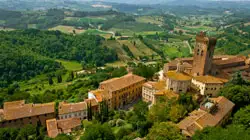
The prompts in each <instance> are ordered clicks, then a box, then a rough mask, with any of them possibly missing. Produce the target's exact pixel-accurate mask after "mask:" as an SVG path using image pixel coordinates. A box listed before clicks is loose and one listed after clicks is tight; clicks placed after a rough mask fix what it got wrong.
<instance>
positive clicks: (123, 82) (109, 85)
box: [100, 73, 145, 91]
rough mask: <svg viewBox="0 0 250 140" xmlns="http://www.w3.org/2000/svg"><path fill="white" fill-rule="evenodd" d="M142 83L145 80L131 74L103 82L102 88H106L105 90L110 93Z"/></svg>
mask: <svg viewBox="0 0 250 140" xmlns="http://www.w3.org/2000/svg"><path fill="white" fill-rule="evenodd" d="M142 81H145V78H143V77H141V76H137V75H134V74H131V73H130V74H127V75H125V76H123V77H120V78H113V79H110V80H107V81H104V82H101V83H100V86H104V87H105V89H106V90H109V91H117V90H120V89H123V88H125V87H128V86H130V85H133V84H135V83H138V82H142Z"/></svg>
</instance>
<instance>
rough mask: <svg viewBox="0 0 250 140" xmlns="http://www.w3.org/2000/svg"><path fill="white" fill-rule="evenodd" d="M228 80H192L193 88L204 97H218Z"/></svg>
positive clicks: (212, 78)
mask: <svg viewBox="0 0 250 140" xmlns="http://www.w3.org/2000/svg"><path fill="white" fill-rule="evenodd" d="M227 81H228V80H226V79H221V78H217V77H213V76H209V75H206V76H197V77H193V79H192V87H193V88H194V89H197V91H199V92H200V94H201V95H203V96H209V97H216V96H217V95H218V92H219V91H220V89H222V88H223V86H224V84H225V83H226V82H227Z"/></svg>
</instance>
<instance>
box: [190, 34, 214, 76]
mask: <svg viewBox="0 0 250 140" xmlns="http://www.w3.org/2000/svg"><path fill="white" fill-rule="evenodd" d="M215 45H216V38H212V37H207V36H206V33H205V32H200V33H198V34H197V35H196V45H195V49H194V60H193V68H192V75H193V76H203V75H208V74H211V72H212V62H213V54H214V49H215Z"/></svg>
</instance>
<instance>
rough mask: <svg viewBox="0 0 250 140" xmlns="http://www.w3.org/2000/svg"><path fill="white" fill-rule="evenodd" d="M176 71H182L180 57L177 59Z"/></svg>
mask: <svg viewBox="0 0 250 140" xmlns="http://www.w3.org/2000/svg"><path fill="white" fill-rule="evenodd" d="M176 72H177V73H183V72H184V66H183V62H182V61H181V60H180V59H178V63H177V69H176Z"/></svg>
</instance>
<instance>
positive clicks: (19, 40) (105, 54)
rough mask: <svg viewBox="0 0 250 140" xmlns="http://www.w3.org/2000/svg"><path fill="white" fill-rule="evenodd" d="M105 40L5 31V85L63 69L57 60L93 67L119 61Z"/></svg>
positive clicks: (2, 34) (1, 35) (0, 37)
mask: <svg viewBox="0 0 250 140" xmlns="http://www.w3.org/2000/svg"><path fill="white" fill-rule="evenodd" d="M102 40H103V38H101V37H100V36H94V35H86V34H83V35H75V36H73V35H68V34H63V33H61V32H59V31H41V30H35V29H28V30H16V31H9V32H4V31H1V32H0V42H1V46H0V47H1V53H0V55H1V58H0V59H1V62H2V63H1V66H0V70H1V75H0V77H1V81H2V84H1V85H2V86H3V85H5V84H9V83H11V82H12V81H13V80H15V81H18V80H25V79H29V77H34V76H35V75H37V74H40V73H46V72H50V71H54V70H56V69H59V68H61V66H60V65H59V63H57V62H55V60H54V59H64V60H75V61H78V62H81V63H83V64H90V65H93V66H102V65H104V64H105V63H107V62H113V61H115V60H117V54H116V52H115V51H114V50H113V49H109V48H107V47H102V46H101V41H102ZM43 56H44V57H43Z"/></svg>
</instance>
